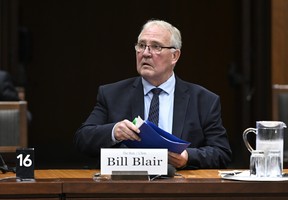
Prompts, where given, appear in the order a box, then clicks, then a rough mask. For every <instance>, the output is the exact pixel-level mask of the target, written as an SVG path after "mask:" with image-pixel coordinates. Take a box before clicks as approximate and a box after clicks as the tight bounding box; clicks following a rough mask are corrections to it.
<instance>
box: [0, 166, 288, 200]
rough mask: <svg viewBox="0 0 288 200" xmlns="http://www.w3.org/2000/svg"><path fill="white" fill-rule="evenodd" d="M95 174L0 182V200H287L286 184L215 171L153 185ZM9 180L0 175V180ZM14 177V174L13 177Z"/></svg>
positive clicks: (47, 173) (47, 174)
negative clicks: (234, 178) (95, 178)
mask: <svg viewBox="0 0 288 200" xmlns="http://www.w3.org/2000/svg"><path fill="white" fill-rule="evenodd" d="M96 172H98V171H97V170H36V171H35V178H36V181H35V182H34V183H19V182H16V181H15V179H7V180H2V181H1V182H0V199H5V198H6V199H7V198H8V197H9V198H11V197H14V198H15V199H16V198H20V197H21V198H26V199H29V198H37V199H40V198H43V199H44V198H46V199H82V200H83V199H106V200H107V199H122V200H124V199H130V200H132V199H137V200H140V199H153V200H156V199H169V200H171V199H177V200H184V199H185V200H186V199H197V200H198V199H201V200H207V199H215V200H216V199H229V200H230V199H231V200H234V199H237V200H239V199H241V200H242V199H245V200H246V199H261V200H263V199H269V200H270V199H273V198H277V199H288V181H283V182H245V181H228V180H222V179H221V178H219V176H218V170H194V171H180V172H179V173H180V174H182V175H183V177H178V176H177V177H176V178H173V179H161V180H154V181H135V180H133V181H123V180H122V181H113V180H101V181H98V182H95V181H93V180H92V176H93V175H94V174H95V173H96ZM7 176H13V174H12V173H9V174H8V173H7V174H0V178H3V177H7ZM14 176H15V174H14Z"/></svg>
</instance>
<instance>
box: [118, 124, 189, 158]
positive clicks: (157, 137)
mask: <svg viewBox="0 0 288 200" xmlns="http://www.w3.org/2000/svg"><path fill="white" fill-rule="evenodd" d="M139 129H140V133H139V136H140V137H141V141H136V140H134V141H132V140H125V141H123V143H124V144H125V145H126V146H127V147H129V148H163V149H168V151H171V152H175V153H179V154H180V153H182V152H183V151H184V150H185V149H186V148H187V147H188V146H189V145H190V143H189V142H187V141H184V140H181V139H179V138H178V137H176V136H175V135H172V134H170V133H168V132H166V131H164V130H163V129H161V128H159V127H157V126H156V125H154V124H153V123H152V122H150V121H148V120H145V121H144V123H143V124H142V125H141V126H140V127H139Z"/></svg>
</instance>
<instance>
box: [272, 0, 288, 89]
mask: <svg viewBox="0 0 288 200" xmlns="http://www.w3.org/2000/svg"><path fill="white" fill-rule="evenodd" d="M271 10H272V13H271V14H272V19H271V22H272V23H271V24H272V30H271V33H272V46H271V48H272V51H271V52H272V84H281V85H285V84H288V1H287V0H272V3H271Z"/></svg>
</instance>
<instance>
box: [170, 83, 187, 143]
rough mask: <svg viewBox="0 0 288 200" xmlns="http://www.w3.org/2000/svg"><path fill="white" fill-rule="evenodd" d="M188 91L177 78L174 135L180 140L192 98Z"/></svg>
mask: <svg viewBox="0 0 288 200" xmlns="http://www.w3.org/2000/svg"><path fill="white" fill-rule="evenodd" d="M187 90H188V89H187V86H186V85H185V84H184V83H183V82H182V81H181V80H180V79H179V78H177V77H176V85H175V92H174V114H173V127H172V133H173V135H175V136H177V137H179V138H181V135H182V132H183V127H184V122H185V116H186V113H187V106H188V102H189V99H190V96H189V95H187Z"/></svg>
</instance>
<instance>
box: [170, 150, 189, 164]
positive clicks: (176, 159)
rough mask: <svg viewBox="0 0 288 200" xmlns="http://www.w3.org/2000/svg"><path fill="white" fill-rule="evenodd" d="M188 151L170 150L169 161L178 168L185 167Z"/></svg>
mask: <svg viewBox="0 0 288 200" xmlns="http://www.w3.org/2000/svg"><path fill="white" fill-rule="evenodd" d="M187 162H188V153H187V151H186V150H184V151H183V152H182V153H181V154H178V153H173V152H170V151H169V152H168V163H169V164H171V165H173V166H174V167H176V168H183V167H185V166H186V165H187Z"/></svg>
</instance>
